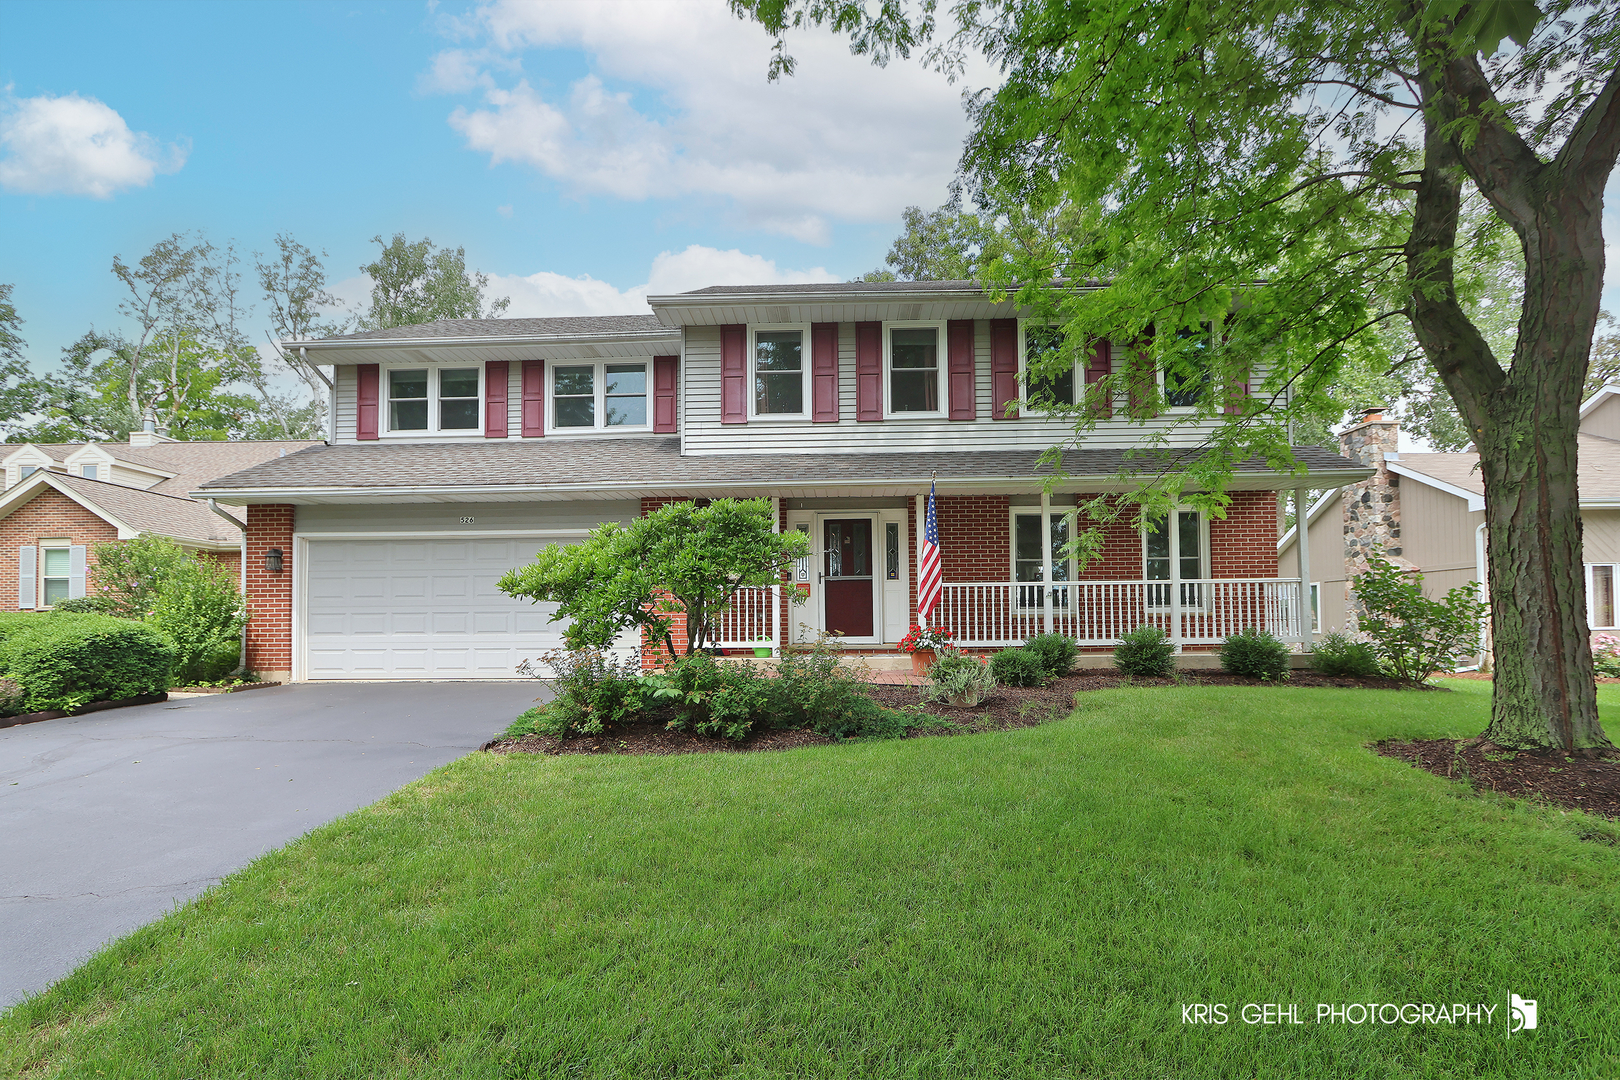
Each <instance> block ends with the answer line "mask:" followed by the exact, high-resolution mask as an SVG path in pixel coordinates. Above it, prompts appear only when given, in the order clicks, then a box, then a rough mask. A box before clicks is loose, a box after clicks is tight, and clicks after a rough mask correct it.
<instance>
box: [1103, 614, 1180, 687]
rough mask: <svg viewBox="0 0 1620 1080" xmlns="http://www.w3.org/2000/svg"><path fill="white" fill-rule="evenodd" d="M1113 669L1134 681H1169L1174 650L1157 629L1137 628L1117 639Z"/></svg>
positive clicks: (1174, 658)
mask: <svg viewBox="0 0 1620 1080" xmlns="http://www.w3.org/2000/svg"><path fill="white" fill-rule="evenodd" d="M1114 667H1115V668H1117V669H1118V670H1119V671H1120V672H1121V673H1122V674H1125V675H1130V676H1133V677H1136V678H1142V679H1164V678H1169V676H1170V673H1171V672H1173V671H1174V670H1175V667H1176V647H1175V645H1174V644H1172V643H1171V641H1170V638H1169V636H1168V635H1167V634H1165V632H1164V631H1163V630H1160V629H1159V628H1158V627H1157V626H1138V627H1137V628H1136V629H1135V630H1132V631H1131V632H1130V633H1128V634H1126V635H1125V636H1124V637H1122V638H1120V640H1119V645H1118V646H1116V647H1115V649H1114Z"/></svg>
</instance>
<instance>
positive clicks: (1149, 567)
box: [1142, 510, 1207, 607]
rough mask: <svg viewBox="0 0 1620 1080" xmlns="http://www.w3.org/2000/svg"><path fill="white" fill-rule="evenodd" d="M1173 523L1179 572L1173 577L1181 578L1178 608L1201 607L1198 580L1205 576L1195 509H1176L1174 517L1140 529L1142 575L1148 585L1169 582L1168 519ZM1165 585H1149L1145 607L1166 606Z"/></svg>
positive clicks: (1201, 589)
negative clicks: (1172, 520)
mask: <svg viewBox="0 0 1620 1080" xmlns="http://www.w3.org/2000/svg"><path fill="white" fill-rule="evenodd" d="M1172 518H1174V520H1175V529H1176V536H1175V539H1176V545H1175V547H1176V552H1175V554H1176V556H1177V560H1178V570H1179V573H1178V574H1176V575H1175V576H1177V577H1179V578H1181V580H1182V586H1181V605H1182V606H1183V607H1202V606H1203V602H1204V587H1203V585H1202V584H1201V579H1202V578H1204V577H1205V573H1204V567H1205V565H1206V560H1205V548H1206V546H1207V545H1206V544H1205V543H1204V519H1203V515H1202V514H1200V513H1199V512H1198V511H1197V510H1177V511H1175V513H1174V514H1171V515H1167V516H1165V517H1162V518H1159V519H1158V520H1157V521H1154V522H1151V523H1150V524H1149V525H1147V527H1146V528H1144V529H1143V530H1142V564H1143V565H1142V576H1143V577H1144V578H1146V579H1147V580H1148V581H1149V582H1154V581H1169V580H1170V579H1171V574H1170V568H1171V543H1170V540H1171V537H1170V528H1171V524H1170V523H1171V519H1172ZM1170 596H1171V594H1170V586H1169V585H1151V584H1150V585H1149V586H1148V587H1147V601H1148V606H1149V607H1169V606H1170Z"/></svg>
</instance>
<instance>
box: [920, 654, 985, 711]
mask: <svg viewBox="0 0 1620 1080" xmlns="http://www.w3.org/2000/svg"><path fill="white" fill-rule="evenodd" d="M995 689H996V676H995V672H993V671H992V670H991V669H990V665H989V663H987V662H986V661H984V660H981V659H980V658H978V657H976V656H969V655H967V654H966V653H964V652H962V651H961V650H960V649H949V650H947V651H946V652H945V654H944V655H943V656H941V657H940V658H939V659H937V660H935V661H934V663H933V666H931V667H930V668H929V669H928V685H927V686H925V687H924V688H923V700H924V701H944V702H945V703H946V704H949V705H964V706H968V707H972V706H974V705H977V704H979V702H981V701H983V700H984V699H985V698H987V697H989V696H990V695H991V694H992V693H993V692H994V691H995Z"/></svg>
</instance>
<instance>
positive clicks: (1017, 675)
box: [990, 649, 1046, 686]
mask: <svg viewBox="0 0 1620 1080" xmlns="http://www.w3.org/2000/svg"><path fill="white" fill-rule="evenodd" d="M990 673H991V674H992V675H994V676H995V678H996V682H998V683H1000V684H1001V685H1003V686H1040V685H1041V684H1042V683H1044V682H1046V665H1045V664H1043V663H1041V658H1040V656H1039V655H1038V654H1036V653H1034V652H1031V651H1030V650H1029V649H1002V650H1001V651H1000V652H998V653H996V654H995V655H994V656H992V657H990Z"/></svg>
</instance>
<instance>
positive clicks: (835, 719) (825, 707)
mask: <svg viewBox="0 0 1620 1080" xmlns="http://www.w3.org/2000/svg"><path fill="white" fill-rule="evenodd" d="M843 649H844V647H843V645H842V644H841V643H840V642H839V640H838V638H837V637H836V636H834V635H831V634H825V633H823V634H820V635H818V636H817V638H816V642H815V644H813V645H811V646H810V647H809V648H808V649H806V648H802V647H800V648H794V649H789V650H787V651H786V652H785V653H784V654H783V656H782V659H781V662H780V663H778V664H777V665H776V677H775V678H773V679H769V680H767V682H768V683H769V684H770V690H771V704H770V709H771V717H770V719H769V721H768V724H769V726H770V727H776V728H804V729H808V730H810V731H814V732H816V733H817V734H820V735H825V736H827V737H828V738H831V739H867V738H896V737H899V736H901V735H904V734H905V733H906V723H907V717H906V715H905V714H904V713H901V712H899V711H897V710H895V709H889V708H885V707H884V706H881V705H879V704H878V703H877V702H875V701H873V700H872V696H871V694H869V693H868V692H867V686H866V683H865V682H864V681H863V680H862V679H861V678H860V677H859V676H858V675H856V674H855V673H854V672H852V671H851V670H850V669H849V668H848V667H846V666H845V665H844V660H843Z"/></svg>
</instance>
